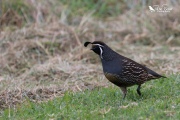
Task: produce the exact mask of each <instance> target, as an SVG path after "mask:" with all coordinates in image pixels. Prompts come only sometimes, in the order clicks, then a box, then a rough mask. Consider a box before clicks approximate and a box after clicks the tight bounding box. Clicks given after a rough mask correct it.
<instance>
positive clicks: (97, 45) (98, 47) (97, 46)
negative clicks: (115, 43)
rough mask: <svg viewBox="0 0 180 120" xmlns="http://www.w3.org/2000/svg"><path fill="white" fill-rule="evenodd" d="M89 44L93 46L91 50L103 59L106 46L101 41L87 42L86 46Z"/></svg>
mask: <svg viewBox="0 0 180 120" xmlns="http://www.w3.org/2000/svg"><path fill="white" fill-rule="evenodd" d="M89 44H92V47H91V50H92V51H94V52H95V53H96V54H98V55H99V56H100V57H101V58H103V51H104V47H106V44H105V43H103V42H101V41H94V42H85V43H84V46H85V47H87V46H88V45H89Z"/></svg>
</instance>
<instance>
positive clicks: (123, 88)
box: [120, 87, 127, 99]
mask: <svg viewBox="0 0 180 120" xmlns="http://www.w3.org/2000/svg"><path fill="white" fill-rule="evenodd" d="M120 88H121V90H122V92H123V99H125V97H126V93H127V88H126V87H120Z"/></svg>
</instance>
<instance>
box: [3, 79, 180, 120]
mask: <svg viewBox="0 0 180 120" xmlns="http://www.w3.org/2000/svg"><path fill="white" fill-rule="evenodd" d="M179 85H180V76H179V75H176V76H175V75H172V76H170V77H169V78H166V79H159V80H155V81H150V82H147V83H145V84H144V85H143V86H142V89H141V91H142V94H143V95H142V97H140V96H138V95H137V93H136V86H133V87H131V88H129V91H128V95H127V97H126V99H125V100H122V94H121V92H120V89H119V88H118V87H112V86H110V87H108V88H103V87H102V88H96V89H94V90H92V91H91V90H86V91H84V92H77V93H73V92H66V93H65V94H64V96H63V97H61V98H55V99H53V100H50V101H47V102H43V103H35V102H31V101H29V100H26V102H25V103H23V104H21V105H19V106H18V107H17V108H15V109H10V110H9V109H6V110H5V111H4V112H3V113H1V117H0V118H1V119H13V120H16V119H17V120H18V119H31V120H35V119H57V120H62V119H64V120H69V119H87V120H88V119H91V120H92V119H93V120H100V119H107V120H108V119H113V120H119V119H123V120H132V119H143V120H144V119H151V120H152V119H154V120H155V119H164V120H165V119H172V120H178V119H179V118H180V99H179V98H180V90H179Z"/></svg>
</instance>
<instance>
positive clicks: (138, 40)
mask: <svg viewBox="0 0 180 120" xmlns="http://www.w3.org/2000/svg"><path fill="white" fill-rule="evenodd" d="M34 7H35V6H34ZM38 10H39V11H38ZM41 10H42V11H41ZM36 12H40V13H44V12H45V11H44V9H37V11H36ZM14 15H15V14H14ZM62 17H63V16H62ZM62 17H61V19H63V18H62ZM3 19H6V18H5V16H3ZM8 19H9V18H8ZM18 25H19V24H17V26H18ZM179 26H180V8H179V7H178V6H174V8H173V11H171V12H170V13H167V14H161V13H150V12H149V11H148V10H147V9H146V10H144V11H139V12H138V11H135V12H134V11H132V10H130V11H127V12H126V13H124V14H122V15H120V16H119V17H113V18H109V19H106V20H103V21H98V20H95V19H93V17H92V16H91V15H90V14H86V15H84V16H83V17H82V18H80V22H79V24H78V25H68V24H64V22H63V21H59V19H58V18H57V16H49V20H45V22H42V23H41V21H40V16H36V21H35V22H34V23H31V24H29V25H27V26H24V27H21V28H18V29H17V28H15V29H14V30H11V29H9V28H8V27H5V28H4V29H3V30H2V31H1V33H0V68H1V69H0V83H1V84H0V86H1V87H0V108H5V107H7V106H13V105H14V104H17V103H21V102H23V100H25V99H26V98H29V99H30V100H34V101H44V100H48V99H52V98H54V97H56V96H61V95H63V93H64V92H65V91H67V90H71V91H74V92H75V91H83V90H85V89H93V88H95V87H98V86H107V85H109V83H108V81H107V80H105V79H104V77H103V75H102V68H101V64H100V62H99V59H98V57H97V56H96V55H94V54H93V53H91V52H90V51H89V50H88V49H86V48H84V47H83V43H84V42H85V41H95V40H101V41H104V42H106V43H107V44H108V45H109V46H111V47H112V48H113V49H114V50H116V51H118V52H119V53H121V54H123V55H125V56H127V57H130V58H132V59H134V60H135V61H137V62H140V63H142V64H145V65H147V66H148V67H150V68H152V69H154V70H156V71H158V72H159V73H163V74H166V75H167V76H168V75H169V74H172V73H175V74H178V73H179V71H180V27H179Z"/></svg>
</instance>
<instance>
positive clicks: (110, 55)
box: [84, 41, 164, 99]
mask: <svg viewBox="0 0 180 120" xmlns="http://www.w3.org/2000/svg"><path fill="white" fill-rule="evenodd" d="M88 44H92V48H91V50H92V51H94V52H95V53H96V54H98V55H99V56H100V59H101V62H102V67H103V72H104V75H105V77H106V78H107V79H108V80H109V81H110V82H112V83H114V84H115V85H117V86H119V87H120V88H121V90H122V92H123V99H124V98H125V97H126V93H127V87H130V86H133V85H138V88H137V93H138V94H139V95H141V92H140V89H141V84H143V83H144V82H146V81H149V80H151V79H158V78H161V77H164V76H162V75H159V74H158V73H156V72H154V71H153V70H151V69H149V68H147V67H146V66H144V65H141V64H139V63H137V62H135V61H133V60H131V59H129V58H127V57H124V56H122V55H120V54H118V53H116V52H115V51H113V50H112V49H111V48H110V47H108V46H107V45H106V44H105V43H103V42H101V41H94V42H85V43H84V46H85V47H87V46H88Z"/></svg>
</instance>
